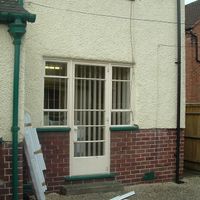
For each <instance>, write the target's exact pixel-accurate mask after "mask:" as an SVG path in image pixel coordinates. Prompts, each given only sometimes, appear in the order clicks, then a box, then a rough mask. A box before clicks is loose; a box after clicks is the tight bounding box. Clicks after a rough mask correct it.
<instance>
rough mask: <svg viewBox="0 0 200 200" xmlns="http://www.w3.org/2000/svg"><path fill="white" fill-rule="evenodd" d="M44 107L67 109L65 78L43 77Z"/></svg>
mask: <svg viewBox="0 0 200 200" xmlns="http://www.w3.org/2000/svg"><path fill="white" fill-rule="evenodd" d="M44 109H67V79H63V78H49V77H45V81H44Z"/></svg>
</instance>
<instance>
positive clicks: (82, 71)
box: [74, 65, 105, 157]
mask: <svg viewBox="0 0 200 200" xmlns="http://www.w3.org/2000/svg"><path fill="white" fill-rule="evenodd" d="M104 79H105V68H104V67H102V66H89V65H76V66H75V101H74V109H75V110H74V124H75V126H77V127H78V128H77V133H76V134H77V141H75V142H74V156H75V157H83V156H86V157H87V156H102V155H104V148H105V147H104V146H105V136H104V134H105V110H104V109H105V80H104Z"/></svg>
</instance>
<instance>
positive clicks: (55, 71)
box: [45, 62, 67, 76]
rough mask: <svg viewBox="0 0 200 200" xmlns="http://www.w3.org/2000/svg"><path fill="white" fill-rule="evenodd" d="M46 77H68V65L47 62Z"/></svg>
mask: <svg viewBox="0 0 200 200" xmlns="http://www.w3.org/2000/svg"><path fill="white" fill-rule="evenodd" d="M45 75H51V76H67V63H61V62H60V63H59V62H46V65H45Z"/></svg>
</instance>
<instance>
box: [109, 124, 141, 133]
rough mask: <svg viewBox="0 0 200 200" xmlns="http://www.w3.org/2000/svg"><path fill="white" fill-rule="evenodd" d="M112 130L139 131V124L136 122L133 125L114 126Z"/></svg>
mask: <svg viewBox="0 0 200 200" xmlns="http://www.w3.org/2000/svg"><path fill="white" fill-rule="evenodd" d="M110 131H139V126H138V125H136V124H134V125H132V126H112V127H110Z"/></svg>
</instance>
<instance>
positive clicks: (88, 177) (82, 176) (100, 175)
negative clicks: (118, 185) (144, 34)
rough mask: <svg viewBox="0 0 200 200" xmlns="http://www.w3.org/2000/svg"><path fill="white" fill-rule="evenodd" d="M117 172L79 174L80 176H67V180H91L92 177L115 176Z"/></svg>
mask: <svg viewBox="0 0 200 200" xmlns="http://www.w3.org/2000/svg"><path fill="white" fill-rule="evenodd" d="M116 175H117V174H116V173H105V174H90V175H79V176H65V180H66V181H80V180H91V179H103V178H114V177H115V176H116Z"/></svg>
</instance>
